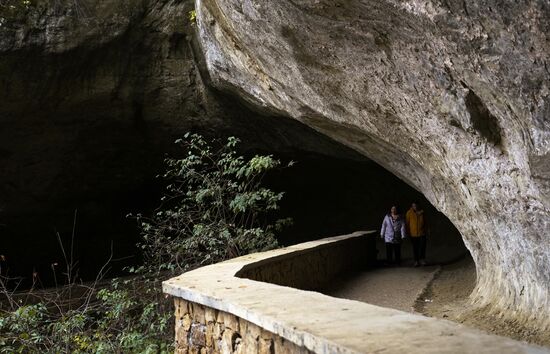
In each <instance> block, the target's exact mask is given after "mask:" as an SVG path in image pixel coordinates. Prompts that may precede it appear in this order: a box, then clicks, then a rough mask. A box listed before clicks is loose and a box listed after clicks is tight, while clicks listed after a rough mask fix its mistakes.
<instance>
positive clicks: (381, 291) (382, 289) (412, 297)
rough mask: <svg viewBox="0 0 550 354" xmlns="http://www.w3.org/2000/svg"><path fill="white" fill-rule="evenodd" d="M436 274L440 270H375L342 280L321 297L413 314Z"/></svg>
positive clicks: (403, 268) (404, 268)
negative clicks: (332, 297)
mask: <svg viewBox="0 0 550 354" xmlns="http://www.w3.org/2000/svg"><path fill="white" fill-rule="evenodd" d="M438 270H439V266H429V267H418V268H412V267H391V268H377V269H373V270H368V271H363V272H359V273H354V274H351V275H350V276H349V277H346V278H342V279H340V280H338V281H337V282H336V283H334V284H332V286H331V287H330V288H329V289H327V290H326V291H325V292H324V293H326V294H327V295H330V296H334V297H339V298H345V299H352V300H358V301H363V302H368V303H369V304H373V305H378V306H384V307H390V308H394V309H397V310H402V311H407V312H413V311H414V305H415V302H416V299H417V297H418V296H420V294H421V293H422V292H423V291H424V289H425V288H426V286H427V285H428V283H429V282H430V281H431V280H432V279H433V277H434V275H435V274H436V273H437V272H438Z"/></svg>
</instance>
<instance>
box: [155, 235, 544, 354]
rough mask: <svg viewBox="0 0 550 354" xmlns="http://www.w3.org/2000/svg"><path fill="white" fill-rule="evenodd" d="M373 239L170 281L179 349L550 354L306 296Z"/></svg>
mask: <svg viewBox="0 0 550 354" xmlns="http://www.w3.org/2000/svg"><path fill="white" fill-rule="evenodd" d="M368 238H369V237H368V236H365V232H356V233H353V234H350V235H342V236H336V237H331V238H326V239H322V240H317V241H312V242H306V243H302V244H299V245H294V246H291V247H287V248H282V249H277V250H272V251H268V252H261V253H255V254H250V255H247V256H243V257H239V258H234V259H231V260H228V261H225V262H221V263H217V264H212V265H209V266H206V267H202V268H199V269H195V270H192V271H190V272H187V273H184V274H182V275H180V276H178V277H175V278H172V279H169V280H167V281H165V282H163V290H164V292H165V293H167V294H170V295H172V296H174V297H175V305H176V353H200V354H204V353H270V354H275V353H306V352H308V353H309V352H312V353H319V354H336V353H342V354H344V353H346V354H347V353H349V354H355V353H375V352H384V353H407V354H426V353H479V352H480V350H481V351H483V352H484V353H492V354H502V353H507V354H508V353H550V351H548V350H545V349H543V348H539V347H536V346H530V345H527V344H525V343H520V342H517V341H514V340H511V339H508V338H503V337H498V336H494V335H488V334H486V333H483V332H481V331H478V330H474V329H470V328H467V327H464V326H461V325H459V324H457V323H452V322H449V321H444V320H438V319H434V318H428V317H424V316H419V315H415V314H411V313H406V312H402V311H397V310H393V309H388V308H383V307H379V306H373V305H370V304H367V303H362V302H359V301H351V300H346V299H339V298H334V297H330V296H327V295H323V294H321V293H318V292H315V291H308V290H310V289H315V288H317V287H318V286H319V285H320V284H322V283H323V282H325V281H327V280H328V279H329V278H330V276H332V275H334V274H337V273H338V272H339V271H343V270H346V269H349V267H352V266H361V265H362V263H363V261H364V259H365V257H366V258H368V256H365V257H363V255H364V254H368V248H369V246H368ZM365 240H367V241H365ZM364 242H367V245H366V247H367V250H365V249H364V248H363V247H364V246H365V244H364ZM258 280H264V281H258ZM267 281H270V282H273V283H270V282H267ZM296 287H299V288H301V289H297V288H296Z"/></svg>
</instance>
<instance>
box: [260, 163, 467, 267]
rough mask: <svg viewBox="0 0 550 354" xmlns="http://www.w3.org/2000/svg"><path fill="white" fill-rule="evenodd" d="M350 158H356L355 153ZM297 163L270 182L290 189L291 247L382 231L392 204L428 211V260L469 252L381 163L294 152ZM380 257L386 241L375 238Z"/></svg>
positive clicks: (287, 234)
mask: <svg viewBox="0 0 550 354" xmlns="http://www.w3.org/2000/svg"><path fill="white" fill-rule="evenodd" d="M350 156H353V154H351V153H350ZM292 159H293V160H296V161H297V164H296V165H295V166H293V167H292V168H288V169H284V170H282V171H279V172H278V173H277V175H275V176H272V177H271V178H270V179H269V181H268V183H269V184H270V185H272V186H273V188H274V189H276V190H281V191H285V193H286V194H285V198H284V199H283V202H282V207H281V213H282V214H283V215H290V216H291V217H292V218H293V219H294V225H293V226H292V227H290V228H288V229H287V230H285V231H284V232H283V233H282V234H281V235H280V237H279V241H280V243H281V244H282V245H290V244H295V243H300V242H305V241H310V240H313V239H319V238H323V237H329V236H335V235H342V234H348V233H352V232H354V231H358V230H377V232H376V235H379V232H380V227H381V224H382V219H383V217H384V215H385V214H386V213H388V211H389V209H390V207H391V206H392V205H397V206H398V207H399V209H400V213H402V214H404V213H405V212H406V211H407V210H408V209H409V208H410V205H411V203H412V202H413V201H417V202H418V203H419V204H420V205H422V207H423V208H424V210H425V212H426V217H427V220H428V222H429V227H430V237H429V240H428V245H427V260H428V261H429V262H430V263H434V264H446V263H451V262H454V261H456V260H458V259H461V258H464V257H465V256H467V255H468V254H469V252H468V250H467V249H466V247H465V245H464V242H463V240H462V237H461V235H460V233H459V231H458V230H457V229H456V228H455V227H454V225H453V224H452V223H451V221H450V220H449V219H448V218H447V217H446V216H445V215H444V214H443V213H441V212H439V211H438V210H437V209H436V208H435V207H434V206H433V205H432V204H431V203H430V202H429V201H428V200H427V199H426V198H425V197H424V196H423V195H422V194H421V193H419V192H418V191H416V190H415V189H413V188H412V187H410V186H409V185H407V184H406V183H405V182H403V181H401V180H400V179H399V178H398V177H396V176H395V175H393V174H392V173H390V172H389V171H387V170H386V169H384V168H383V167H381V166H380V165H378V164H377V163H375V162H373V161H371V160H368V159H366V158H362V157H360V156H357V157H356V158H349V159H348V158H345V159H344V158H339V157H334V156H327V155H320V154H312V153H308V154H303V155H300V154H299V153H297V154H296V153H295V154H294V155H293V156H292ZM376 246H377V250H378V256H377V258H378V259H379V260H382V259H384V258H385V245H384V242H383V241H382V240H381V239H380V238H379V237H376ZM402 258H403V261H404V262H405V263H404V264H407V262H408V261H410V260H411V259H412V247H411V243H410V242H409V240H405V242H403V243H402Z"/></svg>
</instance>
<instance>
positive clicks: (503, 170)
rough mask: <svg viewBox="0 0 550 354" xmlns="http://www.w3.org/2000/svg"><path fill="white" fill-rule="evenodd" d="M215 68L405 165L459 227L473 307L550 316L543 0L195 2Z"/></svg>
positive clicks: (263, 100) (530, 317)
mask: <svg viewBox="0 0 550 354" xmlns="http://www.w3.org/2000/svg"><path fill="white" fill-rule="evenodd" d="M196 8H197V14H198V20H197V23H198V30H199V33H198V35H199V39H200V43H201V47H202V52H203V54H204V60H205V65H206V67H207V69H208V72H209V76H210V81H211V83H212V84H213V85H214V86H215V87H218V88H220V89H222V90H227V91H228V92H232V93H234V94H236V95H238V96H240V97H242V98H243V99H246V100H247V101H249V102H250V103H251V104H254V105H256V106H257V107H258V109H260V110H263V111H265V112H278V113H279V114H281V115H287V116H289V117H292V118H294V119H296V120H298V121H301V122H303V123H305V124H307V125H309V126H310V127H312V128H314V129H316V130H317V131H319V132H321V133H323V134H326V135H327V136H330V137H332V138H333V139H335V140H337V141H339V142H341V143H342V144H345V145H347V146H349V147H351V148H353V149H355V150H356V151H359V152H360V153H362V154H364V155H365V156H367V157H369V158H371V159H373V160H375V161H376V162H378V163H379V164H381V165H382V166H383V167H385V168H386V169H388V170H389V171H391V172H392V173H394V174H395V175H396V176H398V177H400V178H401V179H402V180H403V181H405V182H407V183H408V184H410V185H411V186H413V187H414V188H416V189H417V190H418V191H420V192H422V193H423V194H424V195H425V196H426V197H427V198H428V199H429V200H430V202H431V203H432V204H433V205H434V206H435V207H437V208H438V209H439V210H440V211H442V212H443V213H444V214H445V215H447V216H448V217H449V219H450V220H451V221H452V222H453V224H454V225H455V226H456V227H457V228H458V230H459V231H460V233H461V234H462V236H463V238H464V241H465V244H466V246H467V247H468V249H469V250H470V252H471V254H472V256H473V258H474V260H475V263H476V269H477V286H476V289H475V291H474V293H473V298H472V299H473V300H474V303H475V304H478V305H480V306H484V305H487V306H488V307H489V308H491V309H492V310H493V311H495V312H496V313H498V314H499V315H502V316H505V317H509V318H510V319H513V320H515V321H519V322H526V321H530V322H531V323H537V324H538V325H539V326H541V328H550V313H549V309H550V238H549V234H550V204H549V199H548V195H549V193H550V191H549V189H548V179H549V178H550V175H549V169H548V166H549V165H550V160H549V158H550V123H549V122H550V120H549V119H548V117H549V113H550V110H549V107H550V87H549V84H548V83H549V82H550V70H549V65H550V64H549V63H548V55H549V53H550V46H549V43H550V41H549V38H548V34H549V33H550V4H549V3H548V1H544V0H524V1H517V2H513V3H510V2H507V3H503V2H502V1H497V0H483V1H478V0H466V1H462V2H452V1H441V0H410V1H393V0H383V1H379V0H349V1H332V0H330V1H329V0H300V1H291V0H276V1H269V2H266V1H260V0H247V1H240V0H223V1H220V0H197V1H196Z"/></svg>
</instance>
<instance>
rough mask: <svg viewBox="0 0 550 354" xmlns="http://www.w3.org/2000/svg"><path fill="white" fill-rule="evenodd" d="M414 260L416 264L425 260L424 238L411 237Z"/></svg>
mask: <svg viewBox="0 0 550 354" xmlns="http://www.w3.org/2000/svg"><path fill="white" fill-rule="evenodd" d="M410 239H411V243H412V246H413V253H414V260H415V262H418V261H419V260H421V259H425V258H426V236H418V237H411V238H410Z"/></svg>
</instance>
